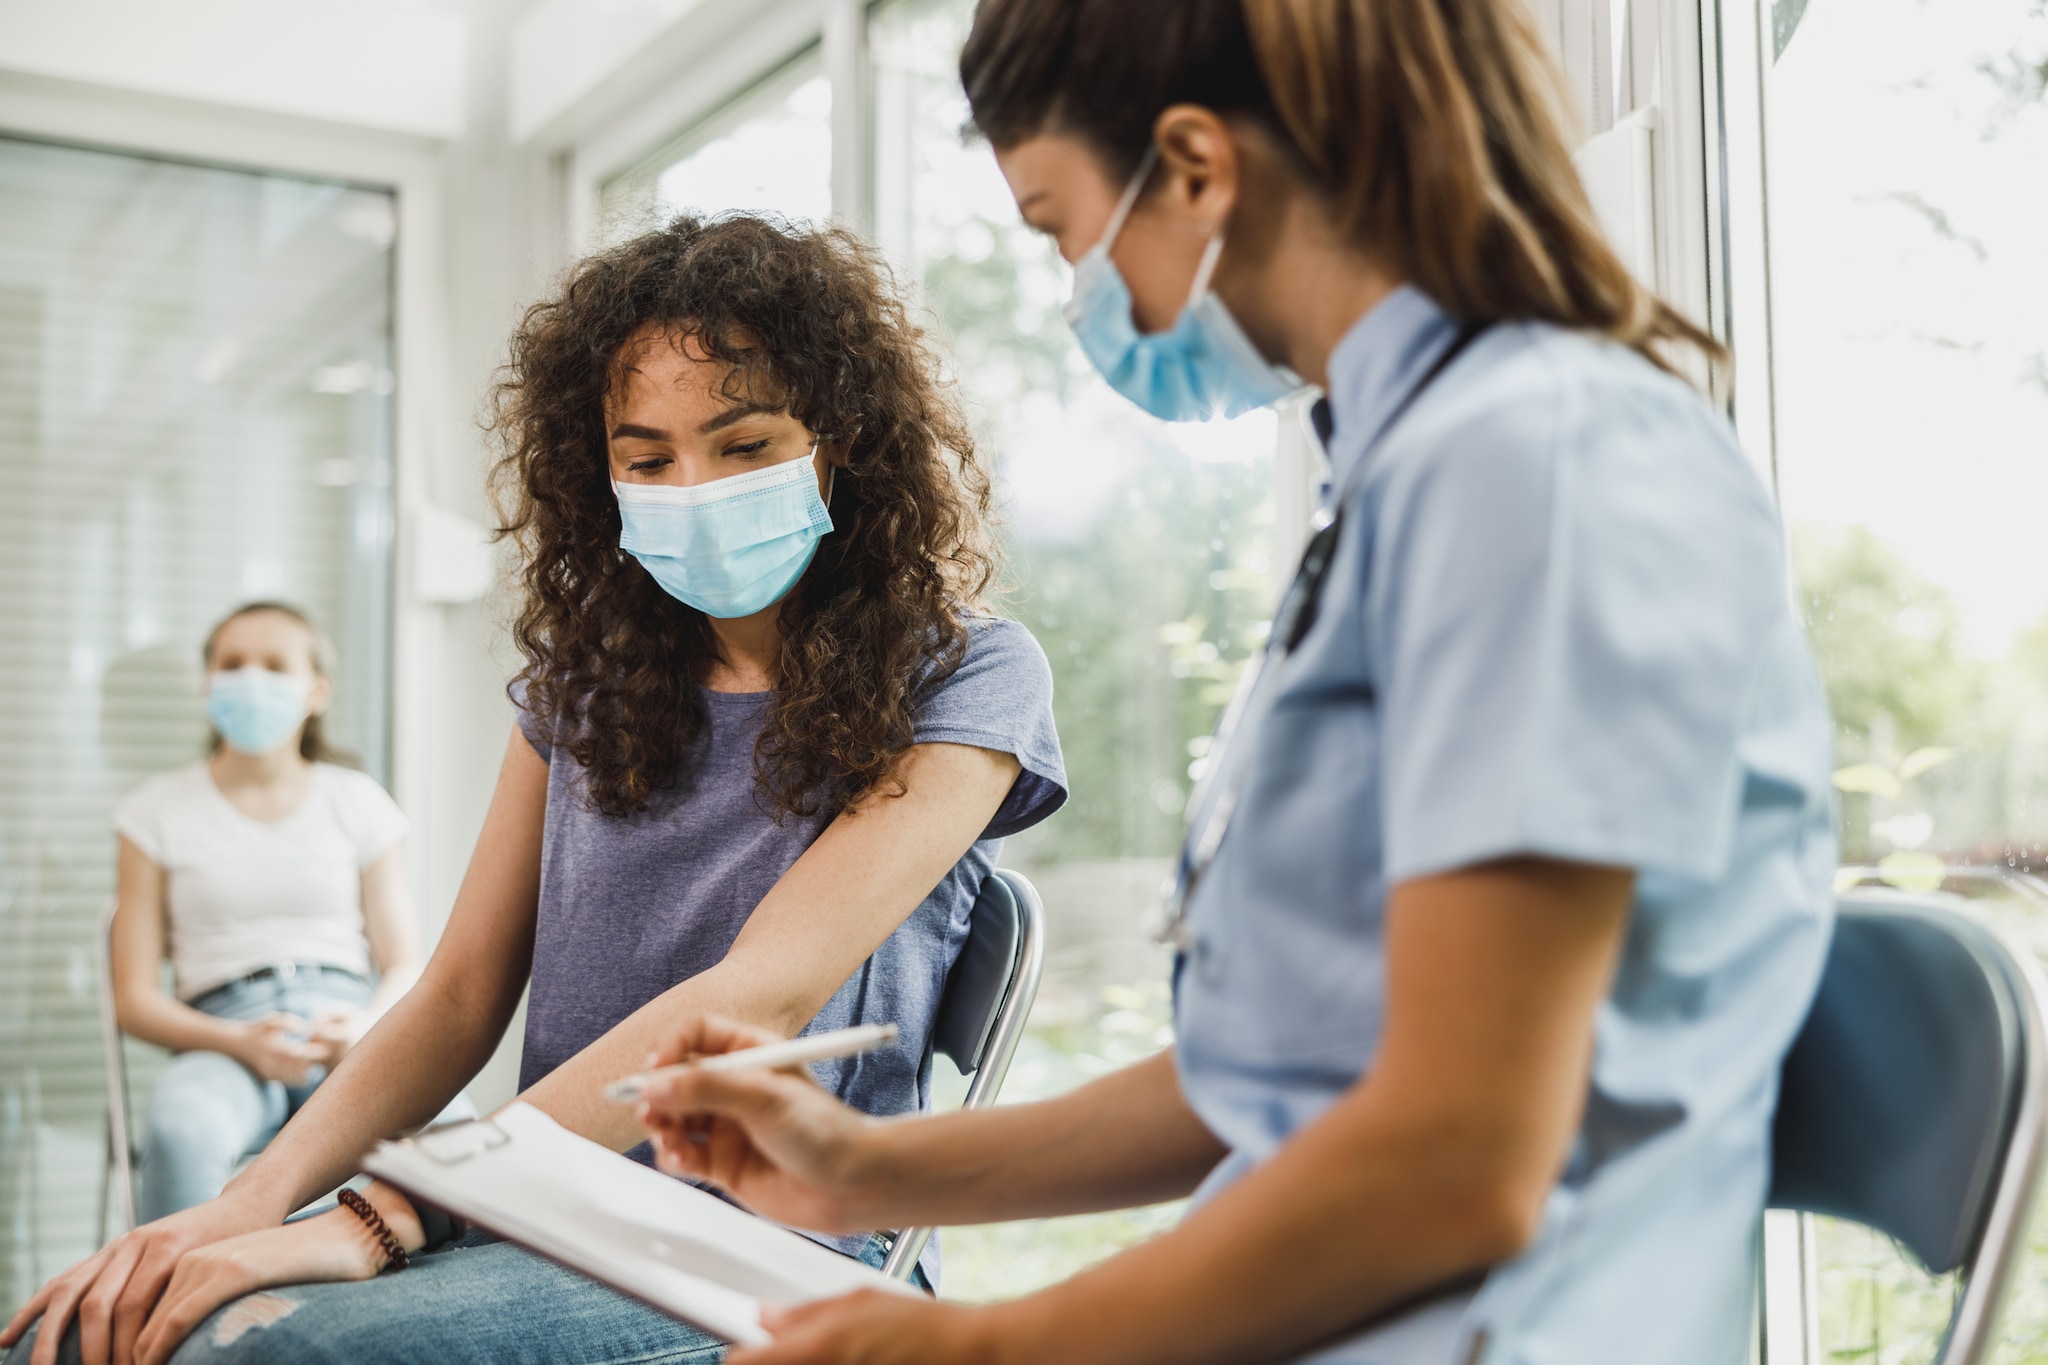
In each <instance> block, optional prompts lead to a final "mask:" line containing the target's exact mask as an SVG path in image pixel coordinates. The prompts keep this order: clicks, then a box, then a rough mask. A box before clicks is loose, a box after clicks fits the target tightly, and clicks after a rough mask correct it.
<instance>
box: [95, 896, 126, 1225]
mask: <svg viewBox="0 0 2048 1365" xmlns="http://www.w3.org/2000/svg"><path fill="white" fill-rule="evenodd" d="M114 908H115V902H113V901H108V902H107V908H106V910H105V912H104V913H102V914H101V915H100V932H99V937H98V938H97V939H96V940H95V941H94V948H93V967H94V970H95V971H96V972H97V973H98V975H99V1006H100V1047H101V1049H102V1056H103V1058H104V1060H105V1067H106V1073H107V1178H106V1182H105V1184H104V1185H103V1186H102V1187H101V1190H100V1224H99V1225H100V1231H101V1235H102V1236H105V1237H108V1238H113V1237H118V1236H120V1235H121V1234H122V1233H124V1232H126V1231H128V1230H129V1229H130V1228H132V1227H134V1226H135V1163H136V1151H135V1130H134V1128H133V1126H132V1125H130V1123H129V1121H128V1059H127V1057H126V1055H125V1054H124V1053H123V1052H122V1050H121V1023H120V1021H119V1020H118V1019H116V1018H115V1017H114V939H113V934H114ZM110 1212H111V1214H112V1215H113V1222H112V1225H111V1226H109V1223H108V1215H109V1213H110Z"/></svg>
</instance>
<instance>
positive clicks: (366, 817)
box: [332, 768, 411, 868]
mask: <svg viewBox="0 0 2048 1365" xmlns="http://www.w3.org/2000/svg"><path fill="white" fill-rule="evenodd" d="M332 771H333V775H334V777H335V779H336V780H337V782H338V783H339V784H340V792H341V805H342V807H343V808H344V811H345V815H344V819H345V820H346V822H347V825H346V827H347V829H348V833H349V837H350V838H351V839H352V840H354V842H355V846H356V866H357V867H362V868H367V867H369V866H370V865H371V864H373V863H375V862H376V861H377V860H378V859H379V858H382V857H383V856H384V855H385V854H387V853H389V852H390V851H391V850H392V849H394V848H396V847H398V843H399V841H400V840H401V839H403V838H405V835H406V831H407V830H408V829H409V828H410V827H411V822H410V821H408V820H407V819H406V818H405V812H404V811H402V810H400V809H399V808H398V803H397V802H396V801H393V800H392V799H391V793H389V792H387V791H385V790H384V788H383V786H382V785H380V784H379V783H378V781H377V779H376V778H374V777H371V776H370V775H369V774H368V773H359V772H356V771H354V770H353V769H350V768H335V769H333V770H332Z"/></svg>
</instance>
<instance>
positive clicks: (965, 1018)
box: [932, 872, 1025, 1076]
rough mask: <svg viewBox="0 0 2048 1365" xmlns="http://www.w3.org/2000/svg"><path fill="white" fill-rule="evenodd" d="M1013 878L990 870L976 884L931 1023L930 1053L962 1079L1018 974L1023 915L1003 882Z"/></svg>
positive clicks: (983, 1047) (978, 1057) (975, 1063)
mask: <svg viewBox="0 0 2048 1365" xmlns="http://www.w3.org/2000/svg"><path fill="white" fill-rule="evenodd" d="M1016 875H1017V874H1016V873H1014V872H1008V873H1006V872H993V873H991V874H989V878H988V880H987V881H985V882H983V883H982V884H981V894H980V895H979V896H977V897H976V898H975V901H974V911H973V920H972V923H971V925H970V927H969V928H968V931H967V942H966V943H965V944H963V945H962V946H961V949H960V958H959V960H958V961H956V962H955V963H954V964H953V970H952V972H951V973H950V974H949V975H948V976H947V977H946V990H945V994H944V995H942V996H941V997H940V999H939V1017H938V1019H937V1020H936V1021H935V1022H934V1024H933V1025H932V1051H933V1052H935V1053H937V1054H938V1055H940V1056H942V1057H945V1058H947V1059H948V1060H950V1061H951V1062H952V1063H953V1065H954V1066H956V1067H958V1068H959V1070H960V1074H961V1075H963V1076H971V1075H973V1074H974V1072H975V1070H976V1069H977V1068H978V1067H980V1065H981V1061H982V1057H983V1055H984V1054H985V1053H986V1052H987V1051H988V1042H989V1038H990V1036H991V1035H993V1034H994V1032H995V1027H996V1019H997V1018H998V1016H999V1015H1001V1013H1002V1009H1003V1004H1004V1002H1005V1001H1006V1000H1007V999H1008V998H1009V995H1010V985H1011V982H1012V981H1013V979H1014V978H1015V976H1016V973H1017V954H1018V950H1019V949H1020V948H1021V947H1022V946H1023V943H1024V915H1025V911H1024V909H1023V908H1022V905H1021V903H1020V898H1019V896H1018V894H1017V892H1016V891H1015V890H1014V889H1013V888H1012V887H1011V885H1010V884H1009V882H1007V881H1005V880H1004V878H1005V877H1015V876H1016ZM1018 880H1020V881H1021V880H1022V878H1018Z"/></svg>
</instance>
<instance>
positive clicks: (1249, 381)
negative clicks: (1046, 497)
mask: <svg viewBox="0 0 2048 1365" xmlns="http://www.w3.org/2000/svg"><path fill="white" fill-rule="evenodd" d="M1158 156H1159V150H1158V148H1156V147H1154V148H1152V149H1150V150H1148V151H1147V152H1146V153H1145V159H1144V161H1142V162H1141V163H1139V166H1138V173H1137V174H1136V175H1134V176H1132V177H1131V183H1130V184H1129V185H1127V186H1125V187H1124V196H1123V198H1122V199H1121V200H1119V201H1118V203H1117V206H1116V212H1115V214H1113V215H1112V216H1111V217H1110V220H1109V227H1108V229H1107V230H1106V231H1105V232H1104V233H1103V234H1102V240H1101V241H1100V242H1097V243H1096V244H1095V246H1094V247H1093V248H1092V249H1091V250H1090V251H1089V252H1088V254H1087V255H1086V256H1083V257H1082V258H1081V263H1080V264H1079V265H1078V266H1076V267H1075V268H1074V296H1073V297H1072V298H1071V299H1069V300H1067V306H1066V315H1067V324H1068V325H1069V326H1071V327H1072V328H1073V329H1074V337H1075V339H1076V340H1077V341H1079V342H1080V343H1081V351H1082V354H1084V355H1086V356H1087V357H1088V359H1089V360H1091V361H1092V362H1094V365H1095V368H1096V369H1097V370H1100V371H1101V372H1102V377H1103V378H1104V379H1106V380H1108V381H1109V386H1110V387H1111V388H1112V389H1115V390H1116V391H1117V392H1118V393H1120V394H1122V395H1123V396H1124V397H1126V398H1128V399H1130V400H1131V401H1132V402H1133V403H1136V404H1137V405H1138V406H1139V407H1141V408H1143V409H1144V410H1145V411H1147V412H1149V413H1151V414H1152V415H1153V416H1154V417H1161V418H1164V419H1165V420H1167V421H1169V422H1199V421H1203V420H1206V419H1207V418H1211V417H1236V416H1239V415H1241V414H1243V413H1247V412H1250V411H1251V410H1252V409H1253V408H1262V407H1264V406H1266V405H1267V404H1268V403H1272V402H1274V401H1276V400H1278V399H1281V398H1285V397H1286V396H1287V395H1288V394H1290V393H1293V392H1294V391H1295V390H1296V389H1298V388H1300V387H1301V386H1302V381H1301V379H1300V378H1299V377H1298V376H1296V375H1295V374H1294V372H1293V371H1291V370H1288V369H1286V368H1284V367H1282V366H1279V365H1274V364H1272V363H1270V362H1269V361H1267V359H1266V358H1265V357H1264V356H1262V355H1260V354H1259V351H1258V348H1257V347H1256V346H1254V345H1252V343H1251V339H1250V338H1249V337H1247V336H1245V334H1244V330H1243V329H1242V328H1240V327H1239V326H1238V325H1237V319H1236V318H1233V317H1232V316H1231V315H1230V310H1229V309H1228V308H1225V307H1224V306H1223V301H1222V300H1221V299H1219V298H1217V297H1216V295H1215V294H1213V293H1211V292H1210V291H1209V278H1210V277H1211V276H1212V275H1214V274H1215V273H1216V261H1217V258H1218V257H1220V256H1221V255H1222V254H1223V233H1222V232H1221V231H1220V230H1219V231H1218V232H1217V233H1216V234H1215V235H1214V236H1212V237H1211V238H1210V239H1209V245H1208V248H1207V249H1206V250H1204V251H1203V252H1202V263H1201V265H1199V266H1198V267H1196V269H1195V282H1194V287H1193V288H1191V289H1190V290H1189V291H1188V301H1187V304H1186V305H1185V306H1184V307H1183V308H1182V309H1181V311H1180V316H1179V317H1178V318H1177V319H1175V320H1174V324H1173V326H1172V327H1170V328H1168V329H1167V330H1166V331H1164V332H1155V333H1152V334H1149V335H1148V334H1146V333H1143V332H1140V331H1139V330H1138V326H1137V324H1136V323H1135V322H1133V321H1132V320H1131V290H1130V286H1129V285H1127V284H1125V283H1124V277H1123V274H1122V273H1121V272H1120V271H1118V269H1117V268H1116V262H1115V261H1112V260H1111V259H1110V258H1109V249H1110V247H1111V246H1112V245H1114V244H1115V242H1116V237H1117V233H1119V232H1121V231H1122V230H1123V225H1124V220H1125V219H1126V218H1128V217H1130V213H1131V206H1132V205H1133V204H1135V203H1137V202H1138V192H1139V191H1140V190H1142V189H1144V188H1145V180H1146V178H1147V177H1148V176H1150V175H1151V174H1152V166H1153V163H1154V162H1155V161H1156V160H1158Z"/></svg>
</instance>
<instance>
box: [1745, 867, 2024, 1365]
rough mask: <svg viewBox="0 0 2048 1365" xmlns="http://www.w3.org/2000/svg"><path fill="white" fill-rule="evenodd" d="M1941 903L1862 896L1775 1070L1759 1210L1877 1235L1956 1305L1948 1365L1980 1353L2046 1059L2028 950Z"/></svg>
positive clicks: (2018, 1206)
mask: <svg viewBox="0 0 2048 1365" xmlns="http://www.w3.org/2000/svg"><path fill="white" fill-rule="evenodd" d="M1952 904H1953V902H1952V901H1944V900H1941V899H1936V898H1929V897H1916V896H1909V895H1904V894H1899V893H1888V892H1883V891H1875V890H1859V891H1855V892H1851V893H1849V894H1847V895H1845V896H1843V897H1842V898H1841V899H1840V901H1839V902H1838V911H1839V916H1838V919H1837V922H1836V927H1835V936H1834V942H1833V945H1832V947H1831V948H1830V950H1829V953H1828V961H1827V967H1826V971H1825V972H1824V973H1823V975H1822V978H1821V984H1820V989H1819V992H1818V994H1817V995H1816V997H1815V999H1814V1003H1813V1008H1812V1010H1811V1012H1810V1013H1809V1014H1808V1016H1807V1019H1806V1023H1805V1025H1804V1026H1803V1027H1802V1028H1801V1030H1800V1033H1799V1036H1798V1038H1797V1039H1796V1040H1795V1041H1794V1043H1793V1046H1792V1050H1791V1052H1790V1053H1789V1054H1788V1055H1787V1057H1786V1059H1785V1065H1784V1071H1783V1076H1782V1082H1781V1087H1780V1094H1779V1099H1778V1111H1777V1117H1776V1120H1775V1125H1774V1129H1773V1133H1772V1172H1771V1191H1770V1199H1769V1203H1770V1206H1771V1207H1773V1208H1783V1209H1797V1210H1800V1211H1802V1212H1807V1213H1820V1214H1827V1215H1830V1216H1833V1217H1838V1218H1846V1219H1850V1220H1853V1221H1855V1222H1858V1223H1862V1224H1865V1225H1866V1226H1869V1227H1872V1228H1875V1229H1877V1230H1878V1231H1880V1232H1884V1233H1887V1234H1889V1235H1890V1236H1891V1237H1893V1238H1895V1239H1896V1240H1897V1241H1898V1242H1899V1243H1900V1244H1901V1245H1903V1246H1904V1247H1906V1248H1907V1249H1908V1250H1910V1251H1911V1252H1912V1253H1913V1254H1914V1255H1915V1256H1916V1257H1918V1258H1919V1259H1920V1260H1921V1261H1922V1262H1923V1263H1924V1264H1925V1265H1926V1267H1927V1269H1929V1270H1930V1271H1933V1272H1935V1273H1937V1274H1943V1273H1947V1272H1948V1271H1951V1270H1956V1269H1958V1268H1962V1269H1964V1270H1965V1272H1966V1274H1965V1290H1964V1294H1963V1295H1962V1297H1961V1298H1960V1299H1959V1300H1958V1304H1957V1309H1956V1313H1955V1317H1954V1319H1953V1320H1952V1321H1951V1324H1950V1334H1949V1345H1948V1348H1947V1349H1946V1350H1945V1351H1944V1354H1943V1356H1942V1360H1943V1361H1944V1362H1950V1363H1953V1362H1959V1361H1965V1360H1975V1359H1977V1358H1979V1355H1980V1354H1981V1353H1982V1352H1983V1351H1985V1350H1988V1348H1989V1345H1990V1341H1991V1337H1992V1328H1993V1326H1994V1322H1995V1318H1996V1315H1997V1310H1998V1307H1999V1305H2000V1303H2001V1301H2002V1299H2003V1294H2004V1289H2005V1284H2006V1281H2007V1280H2008V1279H2009V1276H2010V1274H2011V1271H2012V1269H2013V1265H2014V1263H2015V1262H2016V1261H2017V1259H2018V1251H2019V1249H2020V1247H2021V1244H2022V1242H2023V1238H2024V1232H2025V1224H2026V1218H2027V1213H2028V1211H2029V1209H2030V1207H2031V1197H2030V1196H2031V1192H2032V1189H2033V1186H2034V1181H2035V1178H2036V1175H2037V1171H2038V1167H2039V1164H2040V1154H2041V1150H2042V1127H2043V1117H2044V1098H2048V1046H2044V1041H2043V1032H2042V1022H2041V1020H2042V1005H2041V1000H2042V995H2041V986H2040V975H2039V972H2038V970H2037V969H2036V968H2035V966H2034V965H2033V963H2032V962H2031V961H2030V960H2029V959H2028V956H2027V954H2026V953H2025V951H2024V950H2015V949H2013V948H2011V947H2009V946H2008V945H2007V944H2006V943H2005V941H2004V940H2003V939H2002V938H2001V937H2000V935H1999V934H1997V933H1996V932H1995V931H1993V930H1992V929H1990V928H1989V927H1987V926H1985V925H1983V924H1980V923H1978V922H1976V921H1975V920H1972V919H1970V918H1968V917H1966V916H1965V915H1963V914H1960V913H1958V912H1957V911H1956V910H1955V909H1953V908H1951V906H1952Z"/></svg>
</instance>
